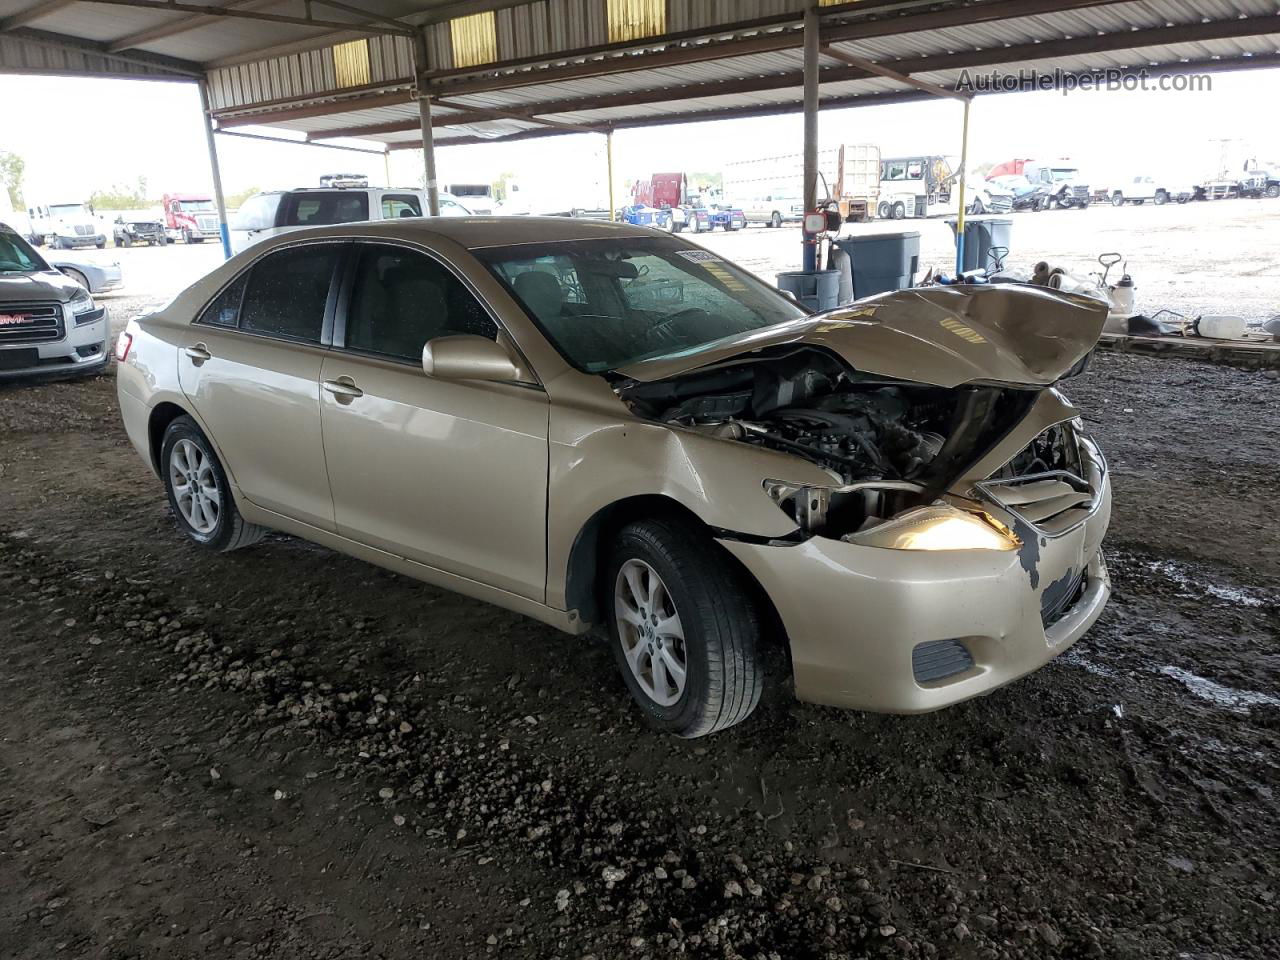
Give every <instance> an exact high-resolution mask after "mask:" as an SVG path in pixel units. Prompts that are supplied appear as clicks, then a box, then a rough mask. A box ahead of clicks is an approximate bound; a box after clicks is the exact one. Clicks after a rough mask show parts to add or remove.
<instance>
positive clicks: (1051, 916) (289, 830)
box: [0, 214, 1280, 960]
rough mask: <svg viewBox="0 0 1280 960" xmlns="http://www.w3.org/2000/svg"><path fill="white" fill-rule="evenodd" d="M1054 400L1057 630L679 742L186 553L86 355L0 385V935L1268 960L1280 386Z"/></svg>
mask: <svg viewBox="0 0 1280 960" xmlns="http://www.w3.org/2000/svg"><path fill="white" fill-rule="evenodd" d="M1083 216H1088V214H1085V215H1083ZM1070 393H1071V394H1072V395H1073V397H1074V398H1075V399H1076V400H1077V401H1078V402H1079V403H1080V404H1081V405H1082V406H1083V407H1084V409H1085V410H1086V411H1087V417H1088V420H1089V421H1090V424H1091V426H1092V428H1093V430H1094V431H1095V432H1096V435H1097V436H1098V438H1099V440H1100V441H1101V443H1102V444H1103V446H1104V449H1105V451H1106V453H1107V455H1108V457H1109V461H1110V466H1111V470H1112V472H1113V477H1114V482H1115V518H1114V523H1113V526H1112V530H1111V534H1110V537H1109V538H1108V544H1107V548H1108V551H1109V555H1110V558H1111V569H1112V572H1113V576H1114V580H1115V597H1114V599H1113V601H1112V603H1111V605H1110V606H1109V608H1108V610H1107V611H1106V613H1105V615H1104V616H1103V618H1102V620H1101V621H1100V622H1099V623H1098V625H1097V626H1096V627H1095V629H1094V630H1093V631H1092V632H1091V633H1090V634H1089V635H1088V636H1086V637H1085V638H1084V639H1083V640H1082V641H1080V643H1079V644H1078V645H1077V646H1076V647H1075V648H1074V649H1073V650H1072V651H1070V652H1069V653H1068V654H1067V655H1065V656H1064V657H1062V658H1060V659H1059V660H1057V661H1055V662H1053V663H1051V664H1050V665H1049V666H1048V667H1046V668H1045V669H1044V670H1042V671H1040V672H1039V673H1037V674H1035V675H1033V676H1032V677H1029V678H1027V679H1025V680H1022V681H1020V682H1018V683H1016V684H1014V685H1012V686H1010V687H1007V688H1005V689H1003V690H1000V691H998V692H996V693H994V694H992V695H990V696H988V697H986V698H982V699H979V700H977V701H974V702H971V703H967V704H963V705H961V706H958V707H955V708H952V709H950V710H946V711H944V712H941V713H937V714H932V715H929V716H924V717H916V718H903V717H885V716H875V715H869V714H863V713H856V712H845V711H839V710H833V709H826V708H820V707H813V706H808V705H805V704H800V703H798V702H796V701H795V700H794V699H792V697H791V696H790V693H789V690H788V686H787V683H786V679H785V666H784V664H783V662H782V661H781V659H780V658H779V659H777V660H776V661H775V662H774V664H773V666H774V668H775V671H774V678H773V682H772V683H771V684H770V687H769V689H768V691H767V693H766V696H765V699H764V701H763V703H762V704H761V707H760V709H759V710H758V711H757V713H756V714H755V715H754V716H753V717H752V718H751V719H750V720H749V721H748V722H746V723H745V724H743V725H741V726H740V727H737V728H734V729H732V730H730V731H727V732H725V733H723V734H720V735H717V736H715V737H713V738H709V739H705V740H701V741H695V742H691V743H690V742H684V741H677V740H671V739H666V738H663V737H661V736H658V735H656V734H654V733H652V732H650V731H649V730H648V729H647V728H646V727H644V726H643V725H642V723H641V722H640V721H639V719H638V717H637V712H636V711H635V710H634V709H633V708H632V706H631V705H630V703H629V701H628V699H627V695H626V691H625V689H624V687H623V684H622V681H621V679H620V678H619V677H618V675H617V674H616V672H615V668H614V665H613V661H612V658H611V656H610V655H609V653H608V651H607V650H606V649H605V648H604V646H603V645H602V644H599V643H596V642H591V641H584V640H580V639H572V638H568V637H565V636H562V635H559V634H557V633H554V632H553V631H551V630H550V629H549V628H546V627H544V626H541V625H539V624H537V623H534V622H532V621H529V620H526V619H523V618H521V617H519V616H516V615H513V614H509V613H506V612H503V611H501V610H498V609H495V608H492V607H488V606H485V605H483V604H481V603H477V602H474V601H471V600H467V599H464V598H461V597H458V596H455V595H452V594H449V593H446V592H443V591H440V590H437V589H434V588H431V587H427V586H424V585H422V584H418V583H415V582H412V581H409V580H406V579H404V578H402V577H399V576H396V575H393V574H390V573H385V572H382V571H380V570H378V569H375V568H373V567H370V566H367V565H365V564H362V563H359V562H357V561H354V560H350V559H346V558H343V557H341V556H338V555H336V554H333V553H330V552H329V551H327V550H324V549H321V548H318V547H314V546H311V545H308V544H306V543H304V542H300V541H297V540H292V539H287V538H283V537H275V536H273V537H271V538H268V539H267V540H266V541H264V542H262V543H260V544H258V545H256V546H254V547H252V548H249V549H247V550H243V551H240V552H237V553H233V554H227V555H212V556H211V555H208V554H206V553H204V552H202V551H200V550H198V549H197V548H195V547H194V546H192V545H191V544H189V543H188V542H186V541H185V540H184V539H182V538H181V537H180V536H179V534H178V531H177V529H176V527H175V525H174V523H173V522H172V520H171V519H170V517H169V515H168V513H167V508H166V506H165V502H164V497H163V494H162V491H161V487H160V484H159V482H158V481H157V480H155V479H154V478H153V477H152V476H151V475H150V474H149V473H148V472H147V471H146V469H145V467H144V466H143V464H142V463H141V461H140V460H139V459H138V458H137V456H136V454H135V453H134V451H133V450H132V448H131V447H129V446H128V444H127V442H126V440H125V437H124V434H123V432H122V430H121V428H120V425H119V422H118V417H117V412H116V403H115V396H114V381H113V377H111V376H110V375H108V376H105V377H101V378H95V379H92V380H89V381H84V382H79V383H61V384H47V385H38V386H35V385H26V386H11V387H7V388H4V389H0V594H2V595H3V596H4V597H5V601H6V602H5V603H4V604H2V605H0V654H2V658H0V698H3V702H4V704H5V709H4V718H5V722H4V724H3V727H2V728H0V944H2V945H3V948H0V954H2V955H3V956H4V957H6V958H9V957H12V958H23V960H26V958H31V960H35V958H41V960H44V958H48V957H50V956H55V955H65V956H69V957H93V958H113V960H114V958H133V957H165V958H184V957H196V956H210V955H212V956H218V957H228V958H249V957H271V958H273V960H292V958H311V957H333V958H338V957H341V958H349V957H382V958H387V960H395V958H401V957H406V958H407V957H415V958H416V957H424V956H425V957H431V958H440V960H452V958H459V960H461V958H474V957H488V956H495V957H496V956H509V957H530V958H562V960H582V958H586V957H593V958H595V960H614V958H637V960H642V958H658V957H669V956H687V957H707V958H710V957H717V958H733V957H741V958H751V960H755V958H771V960H806V958H814V960H817V958H823V960H836V958H855V957H906V958H931V957H945V958H951V957H957V958H1004V957H1107V958H1135V960H1136V958H1154V957H1179V958H1187V960H1210V958H1213V960H1244V958H1259V960H1261V958H1274V957H1276V956H1280V905H1278V904H1277V899H1276V898H1277V893H1278V891H1280V888H1278V883H1280V853H1278V851H1280V829H1278V828H1277V822H1278V821H1277V814H1278V813H1280V811H1278V810H1277V806H1278V804H1277V790H1280V755H1278V754H1277V750H1276V746H1277V735H1278V731H1280V653H1278V652H1277V651H1278V650H1280V593H1278V591H1277V587H1278V586H1280V537H1277V525H1276V521H1275V513H1274V508H1275V498H1276V493H1277V487H1276V476H1277V475H1276V455H1277V450H1280V444H1278V443H1277V430H1276V424H1277V422H1280V390H1278V384H1277V381H1276V380H1275V379H1273V378H1269V377H1268V376H1266V375H1264V374H1260V373H1251V372H1244V371H1238V370H1232V369H1228V368H1220V367H1212V366H1206V365H1201V364H1198V363H1194V362H1190V361H1172V360H1153V359H1147V358H1137V357H1127V356H1112V355H1104V356H1100V357H1099V358H1098V359H1097V361H1096V364H1095V367H1094V369H1093V370H1092V371H1091V372H1090V373H1088V374H1087V375H1086V376H1084V377H1083V378H1082V379H1080V380H1078V381H1076V382H1075V383H1073V384H1072V385H1071V387H1070Z"/></svg>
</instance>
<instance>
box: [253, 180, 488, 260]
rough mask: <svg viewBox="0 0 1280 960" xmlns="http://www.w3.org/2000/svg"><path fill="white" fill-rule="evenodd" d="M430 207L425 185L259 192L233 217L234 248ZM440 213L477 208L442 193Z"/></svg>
mask: <svg viewBox="0 0 1280 960" xmlns="http://www.w3.org/2000/svg"><path fill="white" fill-rule="evenodd" d="M427 209H428V206H427V195H426V191H423V190H400V189H396V190H392V189H384V188H382V187H363V186H362V187H346V186H334V187H304V188H302V189H299V190H272V191H270V192H267V193H258V194H254V195H253V196H252V197H250V198H249V199H248V200H246V201H245V202H244V203H243V204H242V205H241V206H240V209H239V210H237V211H236V212H235V213H234V214H232V215H231V217H230V221H231V222H230V223H229V224H228V226H229V228H230V231H231V252H232V253H239V252H240V251H241V250H244V249H247V248H248V247H251V246H253V244H255V243H257V242H258V241H259V240H263V239H265V238H267V237H270V236H274V235H275V234H277V233H288V232H289V231H290V230H299V229H301V228H302V227H323V226H331V225H332V224H335V223H356V222H358V221H361V220H395V219H397V218H399V217H421V216H423V215H424V212H425V211H426V210H427ZM440 215H441V216H442V217H466V216H470V215H471V211H470V210H468V209H467V208H466V207H464V206H463V205H462V204H460V203H459V202H458V201H457V199H456V198H454V197H451V196H450V195H449V194H447V193H442V194H440Z"/></svg>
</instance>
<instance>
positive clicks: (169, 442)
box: [160, 416, 267, 552]
mask: <svg viewBox="0 0 1280 960" xmlns="http://www.w3.org/2000/svg"><path fill="white" fill-rule="evenodd" d="M180 448H181V450H182V457H181V458H178V459H175V451H177V450H179V449H180ZM192 449H194V450H196V451H198V453H199V457H198V458H196V457H193V456H192V454H191V450H192ZM183 463H185V464H186V466H187V468H188V469H189V470H190V471H191V472H189V473H188V474H187V476H188V477H190V476H193V475H198V476H199V477H200V482H199V483H198V484H197V486H198V487H199V488H201V489H202V490H208V489H209V487H210V486H212V487H213V490H214V494H215V497H214V498H213V499H214V502H215V503H216V517H214V518H212V522H211V523H210V522H209V521H210V519H211V518H210V516H209V513H208V512H206V510H207V508H200V509H199V510H198V511H197V510H193V508H192V507H191V506H188V507H186V508H184V507H182V506H180V505H179V497H180V496H182V493H181V492H180V491H179V490H176V489H175V485H174V480H175V476H182V474H181V464H183ZM160 473H161V476H162V477H163V478H164V489H165V493H166V494H167V495H168V498H169V509H170V510H172V511H173V516H174V519H175V520H177V522H178V528H179V529H180V530H181V531H182V532H183V533H184V534H186V535H187V537H188V538H189V539H191V540H192V541H194V542H195V543H197V544H199V545H200V546H202V547H205V548H206V549H209V550H216V551H219V552H226V551H227V550H236V549H239V548H240V547H247V546H249V545H250V544H252V543H257V542H258V541H259V540H261V539H262V537H263V535H264V534H265V533H266V532H267V529H266V527H260V526H258V525H257V524H256V523H249V522H248V521H247V520H245V519H244V517H242V516H240V511H239V510H237V509H236V503H235V498H234V497H232V495H231V484H230V483H229V482H228V481H227V474H226V471H224V470H223V469H222V464H221V462H219V460H218V457H217V455H216V454H215V453H214V452H213V445H212V444H210V443H209V441H208V439H207V438H206V437H205V435H204V434H203V433H202V432H201V431H200V428H199V427H198V426H196V422H195V421H194V420H192V419H191V418H190V417H188V416H181V417H178V418H176V419H175V420H174V421H173V422H172V423H170V424H169V426H168V428H167V429H166V430H165V432H164V439H163V440H162V441H161V443H160ZM184 499H185V498H184ZM205 499H206V500H208V499H210V498H208V497H207V496H206V497H205ZM184 509H185V511H187V512H184ZM188 513H190V514H191V516H190V517H189V516H188ZM193 520H196V521H200V522H199V523H198V524H197V523H193ZM206 523H207V524H208V525H207V529H206Z"/></svg>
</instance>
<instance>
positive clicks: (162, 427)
mask: <svg viewBox="0 0 1280 960" xmlns="http://www.w3.org/2000/svg"><path fill="white" fill-rule="evenodd" d="M179 417H191V419H193V420H194V419H195V417H194V416H192V414H191V411H190V410H185V409H183V408H182V407H181V406H179V405H178V404H176V403H174V402H172V401H170V400H163V401H161V402H160V403H157V404H156V405H155V406H154V407H152V408H151V413H150V414H149V415H148V417H147V448H148V450H150V452H151V465H152V466H153V467H155V469H156V473H157V474H161V475H163V472H164V471H163V469H162V467H161V464H160V445H161V444H162V443H164V432H165V431H166V430H168V429H169V424H171V423H173V421H175V420H177V419H178V418H179Z"/></svg>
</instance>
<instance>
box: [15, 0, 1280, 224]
mask: <svg viewBox="0 0 1280 960" xmlns="http://www.w3.org/2000/svg"><path fill="white" fill-rule="evenodd" d="M806 41H807V42H806ZM1277 65H1280V4H1277V2H1276V0H1200V2H1190V0H861V2H852V3H834V2H826V0H823V2H820V3H819V4H818V5H817V6H814V5H813V4H812V3H806V2H804V0H735V2H733V3H727V2H719V0H715V2H713V0H437V2H432V0H369V2H363V3H356V2H343V0H222V2H221V3H218V4H213V3H210V4H201V3H195V2H184V0H173V2H170V0H36V2H34V3H33V2H31V0H0V71H11V72H13V71H16V72H27V73H52V74H71V75H76V76H117V77H119V76H123V77H137V78H148V79H171V80H182V81H194V82H198V83H200V84H201V89H202V92H203V96H204V100H203V102H204V104H205V110H206V113H207V114H208V115H209V117H210V118H211V120H212V124H213V126H212V127H211V130H212V129H215V128H216V129H218V130H225V131H233V130H235V128H237V127H242V126H247V125H255V126H266V127H270V128H274V129H275V130H279V131H293V132H295V133H298V132H300V133H302V134H304V135H305V137H306V139H307V140H308V141H312V142H326V141H331V140H333V139H337V138H347V137H355V138H360V139H365V140H372V141H378V142H380V143H382V144H384V145H385V148H386V149H391V150H399V149H421V150H422V151H423V152H424V155H425V164H426V168H427V188H428V193H429V196H430V198H431V203H432V207H433V209H435V205H436V199H435V198H436V184H435V165H434V146H435V145H437V144H440V145H448V144H461V143H482V142H499V141H506V140H517V139H523V138H528V137H542V136H552V135H557V134H561V133H565V132H583V131H593V132H599V133H603V134H606V135H607V134H608V133H610V132H611V131H613V130H616V129H622V128H627V127H638V126H651V125H658V124H672V123H686V122H690V121H695V120H716V119H727V118H732V117H750V116H763V115H769V114H777V113H785V112H791V111H796V110H799V109H801V108H802V107H806V106H807V107H808V109H807V110H806V114H807V122H806V125H805V135H806V144H805V148H806V149H805V152H806V154H807V155H809V156H813V155H815V153H816V143H817V124H816V116H817V111H818V110H819V109H820V108H822V107H828V108H830V107H848V106H856V105H863V104H875V103H895V102H904V101H910V100H915V99H918V98H922V97H930V96H936V95H938V94H939V92H940V90H946V91H954V89H955V87H956V84H957V82H958V80H960V79H961V77H962V75H963V74H964V71H971V72H984V73H985V72H989V71H991V70H1000V71H1003V72H1006V73H1008V72H1016V71H1023V70H1034V71H1037V72H1039V73H1041V74H1043V73H1047V72H1052V71H1054V70H1061V71H1064V72H1069V73H1087V72H1094V71H1099V70H1106V69H1119V70H1125V71H1138V70H1145V71H1147V72H1148V73H1149V74H1150V75H1156V74H1161V73H1178V72H1183V71H1194V72H1209V71H1217V70H1236V69H1248V68H1255V67H1273V66H1277ZM806 79H807V80H808V91H809V97H808V98H807V102H806V97H805V89H806ZM210 161H211V164H212V165H213V168H214V179H215V186H216V193H217V196H218V206H219V211H220V216H221V218H222V221H223V232H224V238H225V233H226V231H225V222H226V215H225V210H224V209H223V203H222V200H221V185H220V184H219V183H218V182H217V181H218V177H217V159H216V150H215V149H214V146H213V135H212V133H211V134H210ZM815 192H816V162H809V163H807V164H806V173H805V198H806V203H807V204H809V205H812V202H813V200H814V197H815Z"/></svg>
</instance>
